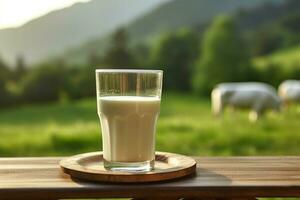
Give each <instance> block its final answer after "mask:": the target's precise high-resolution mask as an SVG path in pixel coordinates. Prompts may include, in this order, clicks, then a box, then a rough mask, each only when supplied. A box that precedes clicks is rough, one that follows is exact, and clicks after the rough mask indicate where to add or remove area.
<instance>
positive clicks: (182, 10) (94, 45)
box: [64, 0, 283, 64]
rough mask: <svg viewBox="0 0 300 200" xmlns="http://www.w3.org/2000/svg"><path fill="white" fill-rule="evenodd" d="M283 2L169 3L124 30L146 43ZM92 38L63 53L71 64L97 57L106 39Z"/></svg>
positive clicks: (179, 0) (187, 0)
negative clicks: (222, 17)
mask: <svg viewBox="0 0 300 200" xmlns="http://www.w3.org/2000/svg"><path fill="white" fill-rule="evenodd" d="M281 2H283V0H243V1H241V0H224V1H220V0H185V1H183V0H173V1H166V2H165V3H164V4H162V5H160V6H158V7H156V8H154V9H153V10H151V11H150V12H148V13H146V14H145V15H143V16H141V17H139V18H137V19H136V20H134V21H132V22H131V23H129V25H128V26H127V30H128V32H129V35H130V39H131V42H132V43H137V42H149V41H152V40H153V39H154V38H157V36H160V35H161V34H162V33H163V32H165V31H173V30H176V29H179V28H181V27H197V26H199V25H202V24H207V23H209V22H210V21H211V20H212V18H214V17H215V16H217V15H220V14H234V13H236V12H237V11H239V10H245V9H247V10H248V9H255V8H256V7H259V6H262V5H264V4H265V3H271V4H276V5H277V4H278V3H281ZM109 35H110V34H108V35H107V36H106V37H100V38H96V39H94V40H91V41H89V42H87V43H84V44H82V45H80V46H78V47H77V48H73V49H71V50H70V51H67V52H66V53H65V54H64V58H66V59H67V61H68V62H69V63H71V64H75V63H86V62H87V58H88V56H89V54H90V53H91V52H95V51H97V53H98V54H101V53H102V52H103V51H104V49H105V48H106V46H107V44H108V43H109V40H108V39H107V38H108V37H109Z"/></svg>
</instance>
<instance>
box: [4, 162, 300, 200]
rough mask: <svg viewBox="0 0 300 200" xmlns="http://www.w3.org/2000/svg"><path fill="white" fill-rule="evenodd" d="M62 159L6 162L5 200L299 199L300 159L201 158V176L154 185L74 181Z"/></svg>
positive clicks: (199, 170)
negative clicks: (112, 199)
mask: <svg viewBox="0 0 300 200" xmlns="http://www.w3.org/2000/svg"><path fill="white" fill-rule="evenodd" d="M60 159H61V158H53V157H52V158H1V159H0V199H60V198H72V199H74V198H75V199H76V198H107V197H133V198H138V199H179V198H184V199H230V198H236V199H253V198H256V197H300V157H219V158H218V157H213V158H210V157H204V158H203V157H200V158H198V157H197V158H196V160H197V163H198V166H197V175H196V176H192V177H187V178H184V179H180V180H175V181H168V182H163V183H152V184H108V183H87V182H82V181H79V180H72V179H70V177H69V176H67V175H65V174H63V173H62V172H61V170H60V167H59V165H58V162H59V160H60Z"/></svg>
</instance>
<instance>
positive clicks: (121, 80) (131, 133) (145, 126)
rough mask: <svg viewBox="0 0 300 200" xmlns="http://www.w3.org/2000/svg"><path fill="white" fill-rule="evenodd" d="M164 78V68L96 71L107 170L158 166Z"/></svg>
mask: <svg viewBox="0 0 300 200" xmlns="http://www.w3.org/2000/svg"><path fill="white" fill-rule="evenodd" d="M162 77H163V72H162V71H161V70H131V69H97V70H96V86H97V107H98V116H99V118H100V123H101V130H102V144H103V158H104V167H105V168H106V169H108V170H114V171H130V172H141V171H150V170H151V169H153V168H154V158H155V129H156V122H157V119H158V115H159V111H160V99H161V92H162Z"/></svg>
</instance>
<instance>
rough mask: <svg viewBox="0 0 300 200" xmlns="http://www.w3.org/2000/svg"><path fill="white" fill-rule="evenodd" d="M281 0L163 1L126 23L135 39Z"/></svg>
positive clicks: (280, 0)
mask: <svg viewBox="0 0 300 200" xmlns="http://www.w3.org/2000/svg"><path fill="white" fill-rule="evenodd" d="M283 1H284V0H222V1H220V0H174V1H172V2H168V3H165V4H163V5H161V6H160V7H158V8H157V9H154V10H152V11H150V12H149V13H148V14H146V15H144V16H142V17H140V18H138V19H137V20H135V21H134V22H133V23H131V24H130V26H129V27H128V30H129V33H130V34H131V36H132V37H133V38H135V39H139V38H145V37H151V36H153V35H155V34H156V33H160V32H162V31H166V30H167V31H172V30H174V29H178V28H179V27H184V26H195V25H199V24H203V23H208V22H209V21H210V20H211V19H212V18H213V17H215V16H216V15H220V14H231V13H233V12H235V11H237V10H238V9H249V8H253V7H258V6H260V5H262V4H264V3H266V2H272V3H279V2H283Z"/></svg>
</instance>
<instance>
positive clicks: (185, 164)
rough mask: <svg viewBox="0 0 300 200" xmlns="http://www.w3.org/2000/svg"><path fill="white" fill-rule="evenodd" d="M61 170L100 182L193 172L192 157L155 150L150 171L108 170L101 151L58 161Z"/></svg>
mask: <svg viewBox="0 0 300 200" xmlns="http://www.w3.org/2000/svg"><path fill="white" fill-rule="evenodd" d="M59 164H60V166H61V168H62V170H63V171H64V172H65V173H67V174H69V175H70V176H71V177H74V178H79V179H84V180H90V181H102V182H124V183H129V182H154V181H163V180H169V179H174V178H179V177H183V176H187V175H190V174H193V173H195V171H196V161H195V160H194V159H193V158H190V157H187V156H183V155H179V154H173V153H166V152H156V156H155V168H154V170H152V171H150V172H139V173H134V172H120V171H109V170H106V169H105V168H104V167H103V154H102V152H92V153H84V154H79V155H76V156H72V157H69V158H65V159H63V160H61V161H60V163H59Z"/></svg>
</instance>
